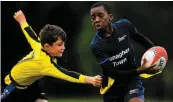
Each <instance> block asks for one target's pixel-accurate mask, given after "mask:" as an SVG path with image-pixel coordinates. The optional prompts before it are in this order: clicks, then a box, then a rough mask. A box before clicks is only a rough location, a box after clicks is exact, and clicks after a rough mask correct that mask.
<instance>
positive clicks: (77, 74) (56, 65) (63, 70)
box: [51, 58, 80, 79]
mask: <svg viewBox="0 0 173 102" xmlns="http://www.w3.org/2000/svg"><path fill="white" fill-rule="evenodd" d="M51 63H53V65H54V66H55V67H56V68H57V69H58V70H59V71H61V72H62V73H64V74H66V75H68V76H71V77H73V78H76V79H79V76H80V73H77V72H75V71H68V70H67V69H64V68H62V67H61V66H59V65H58V64H56V63H55V62H54V61H53V59H52V58H51Z"/></svg>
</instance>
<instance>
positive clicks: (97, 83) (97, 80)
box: [93, 75, 102, 87]
mask: <svg viewBox="0 0 173 102" xmlns="http://www.w3.org/2000/svg"><path fill="white" fill-rule="evenodd" d="M93 85H94V86H96V87H101V85H102V78H101V76H100V75H97V76H95V81H94V84H93Z"/></svg>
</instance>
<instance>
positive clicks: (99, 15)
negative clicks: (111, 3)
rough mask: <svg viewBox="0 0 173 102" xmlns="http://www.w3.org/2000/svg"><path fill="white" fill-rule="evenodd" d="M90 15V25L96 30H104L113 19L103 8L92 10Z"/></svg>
mask: <svg viewBox="0 0 173 102" xmlns="http://www.w3.org/2000/svg"><path fill="white" fill-rule="evenodd" d="M90 13H91V21H92V24H93V25H94V27H95V28H96V29H97V30H101V29H106V28H107V27H108V24H110V23H111V21H112V19H113V17H112V14H108V12H107V11H106V10H105V9H104V7H103V6H99V7H95V8H92V9H91V12H90Z"/></svg>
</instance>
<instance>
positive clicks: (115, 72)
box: [91, 47, 138, 78]
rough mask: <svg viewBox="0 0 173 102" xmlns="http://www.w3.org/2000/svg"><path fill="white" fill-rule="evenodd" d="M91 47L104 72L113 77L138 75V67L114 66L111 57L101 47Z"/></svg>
mask: <svg viewBox="0 0 173 102" xmlns="http://www.w3.org/2000/svg"><path fill="white" fill-rule="evenodd" d="M91 49H92V52H93V54H94V56H95V57H96V59H97V62H98V64H100V65H101V67H102V69H103V73H106V74H107V73H108V74H109V76H111V77H121V78H126V77H129V76H130V77H133V76H137V75H138V73H137V71H136V68H135V69H131V70H120V69H116V68H113V64H112V62H110V61H109V57H108V56H107V55H106V54H105V53H104V52H103V51H102V50H101V49H99V48H98V47H92V48H91Z"/></svg>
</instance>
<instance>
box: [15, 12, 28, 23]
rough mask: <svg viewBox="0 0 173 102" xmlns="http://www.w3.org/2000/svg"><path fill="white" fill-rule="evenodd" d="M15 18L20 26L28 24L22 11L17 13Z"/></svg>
mask: <svg viewBox="0 0 173 102" xmlns="http://www.w3.org/2000/svg"><path fill="white" fill-rule="evenodd" d="M13 17H14V19H15V20H16V21H17V22H18V23H19V24H20V25H22V24H26V23H27V21H26V18H25V15H24V14H23V12H22V11H21V10H19V11H17V12H15V13H14V16H13Z"/></svg>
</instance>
